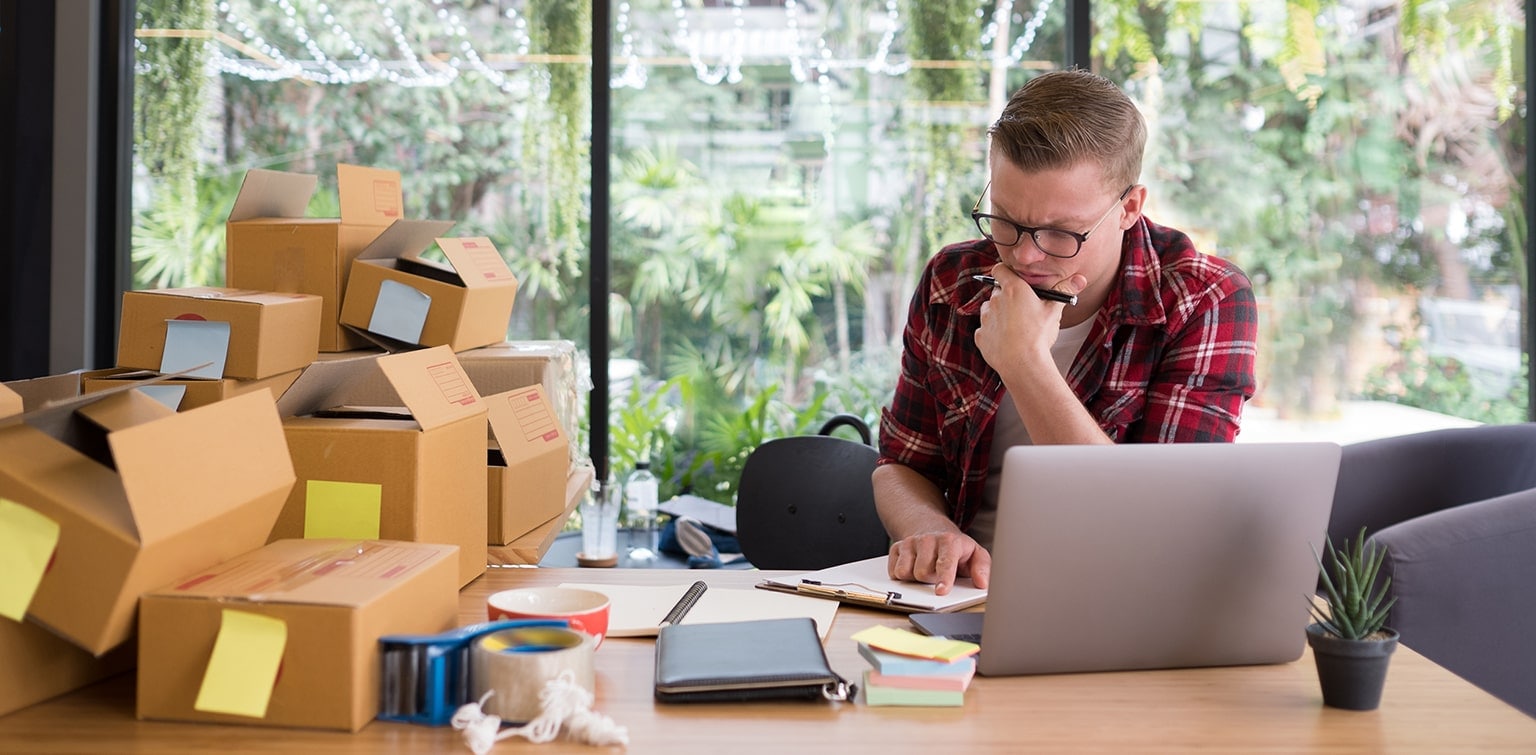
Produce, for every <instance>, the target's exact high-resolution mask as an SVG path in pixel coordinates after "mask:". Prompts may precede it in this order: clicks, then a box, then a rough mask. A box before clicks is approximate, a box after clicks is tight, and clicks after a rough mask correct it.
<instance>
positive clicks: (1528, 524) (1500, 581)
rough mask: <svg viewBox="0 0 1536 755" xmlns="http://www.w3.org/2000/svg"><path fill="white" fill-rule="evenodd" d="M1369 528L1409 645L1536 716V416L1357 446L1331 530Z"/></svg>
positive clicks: (1347, 456)
mask: <svg viewBox="0 0 1536 755" xmlns="http://www.w3.org/2000/svg"><path fill="white" fill-rule="evenodd" d="M1362 526H1364V527H1366V528H1367V535H1368V537H1369V538H1370V539H1371V540H1373V541H1375V542H1376V543H1379V544H1381V545H1382V546H1383V547H1385V548H1386V549H1387V557H1386V560H1385V566H1384V568H1385V571H1386V573H1387V575H1389V576H1391V578H1392V592H1393V594H1395V595H1396V596H1397V598H1398V602H1397V605H1396V606H1395V607H1394V608H1393V609H1392V615H1391V617H1390V618H1389V620H1388V624H1389V625H1390V626H1392V627H1394V628H1395V629H1397V630H1398V632H1400V633H1401V635H1402V642H1403V644H1404V645H1407V646H1408V647H1411V648H1413V649H1414V650H1415V651H1417V652H1419V653H1420V654H1422V655H1424V656H1426V657H1428V658H1430V659H1431V660H1433V661H1435V662H1436V663H1438V664H1440V665H1441V666H1444V667H1446V668H1447V669H1450V670H1451V671H1453V672H1455V673H1456V674H1458V675H1460V676H1461V677H1463V678H1465V679H1467V680H1468V681H1470V682H1472V683H1473V684H1476V685H1478V686H1479V687H1482V688H1483V689H1485V690H1487V691H1488V692H1490V693H1492V694H1493V695H1495V696H1497V697H1499V698H1501V699H1503V700H1504V701H1506V702H1508V703H1510V704H1511V705H1513V706H1515V707H1516V708H1519V709H1520V710H1522V711H1524V712H1525V713H1526V714H1527V715H1531V716H1536V423H1522V424H1517V425H1484V426H1481V427H1472V428H1458V429H1451V430H1434V431H1429V432H1422V433H1415V434H1410V435H1403V436H1398V437H1392V438H1384V439H1380V440H1371V441H1364V442H1360V443H1354V444H1350V445H1346V446H1345V447H1344V451H1343V458H1342V461H1341V463H1340V467H1339V481H1338V488H1337V490H1336V492H1335V495H1334V505H1333V514H1332V518H1331V519H1330V521H1329V524H1328V533H1329V537H1331V538H1332V539H1333V541H1334V543H1335V544H1341V543H1342V542H1343V541H1344V540H1346V539H1348V538H1352V537H1353V536H1354V535H1355V534H1356V533H1357V532H1358V531H1359V530H1360V528H1361V527H1362ZM1389 684H1390V682H1389ZM1388 694H1390V689H1389V691H1388Z"/></svg>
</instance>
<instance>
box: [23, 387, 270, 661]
mask: <svg viewBox="0 0 1536 755" xmlns="http://www.w3.org/2000/svg"><path fill="white" fill-rule="evenodd" d="M21 419H22V421H21V422H19V423H14V424H9V425H6V426H4V427H0V497H3V498H7V499H9V500H11V501H14V502H16V503H19V504H21V505H22V506H26V507H29V508H31V509H33V510H34V511H36V512H38V513H39V514H42V515H43V516H45V517H47V518H49V519H52V520H53V521H54V522H56V523H58V525H59V535H58V542H57V545H56V546H55V549H54V551H53V557H52V561H51V563H50V564H49V567H48V569H47V571H46V572H45V573H44V574H43V577H42V580H41V582H40V583H39V584H38V586H37V590H36V592H35V593H34V595H33V596H32V601H31V604H30V606H29V607H28V610H27V617H28V619H29V620H31V621H33V622H35V623H37V624H41V625H43V626H45V627H47V628H49V629H51V630H53V631H54V632H55V633H57V634H59V635H61V636H63V637H65V638H68V639H69V640H71V641H72V642H74V643H75V644H77V645H79V646H80V647H82V648H84V649H85V650H87V651H89V652H91V653H93V654H96V655H100V654H102V653H105V652H106V651H108V650H110V649H112V648H113V647H116V646H117V645H120V644H122V643H123V642H124V641H126V640H127V639H128V638H129V637H130V636H131V634H132V631H133V619H134V616H135V608H136V607H137V603H138V598H139V595H140V594H142V593H143V592H144V591H146V590H149V589H151V588H153V587H155V586H156V585H160V584H164V583H165V582H167V581H169V580H170V579H172V578H174V577H175V576H177V575H180V574H185V573H186V572H188V571H192V570H195V569H200V568H203V567H205V566H208V565H211V564H216V563H219V562H221V561H225V560H228V559H230V558H232V557H234V556H236V555H238V554H240V553H244V552H246V551H249V550H253V549H255V548H258V547H260V546H261V544H262V543H264V542H266V538H267V533H268V532H270V531H271V529H272V522H273V521H275V520H276V518H277V514H278V511H279V510H280V509H281V507H282V505H283V501H284V500H286V499H287V498H288V492H289V490H290V489H291V488H292V486H293V480H294V476H293V465H292V462H290V461H289V459H288V449H287V446H286V445H285V443H284V440H283V431H282V424H281V423H280V422H279V420H278V416H277V411H276V409H275V408H274V406H273V402H272V396H271V393H269V392H268V391H256V392H253V393H248V394H245V395H243V396H237V397H235V398H232V399H228V400H226V401H220V402H219V403H216V404H211V405H209V406H205V407H202V408H200V409H193V410H191V411H188V412H181V413H179V414H178V413H176V412H172V411H171V410H169V409H167V408H166V407H165V406H163V405H161V404H160V403H159V402H157V401H155V400H154V399H151V398H149V397H148V396H145V395H144V394H142V393H140V392H139V391H136V390H128V389H126V388H124V389H119V390H116V391H103V392H100V393H93V394H89V395H85V396H80V397H78V398H76V399H73V400H70V401H66V402H63V403H60V404H55V405H51V406H47V407H44V408H43V409H41V410H38V411H35V412H29V413H27V414H25V415H23V416H22V418H21Z"/></svg>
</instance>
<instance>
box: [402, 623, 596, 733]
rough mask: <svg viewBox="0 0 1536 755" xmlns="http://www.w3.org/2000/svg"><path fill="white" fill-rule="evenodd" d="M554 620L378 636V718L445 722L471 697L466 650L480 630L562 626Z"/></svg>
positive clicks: (418, 721)
mask: <svg viewBox="0 0 1536 755" xmlns="http://www.w3.org/2000/svg"><path fill="white" fill-rule="evenodd" d="M565 626H568V624H567V623H566V622H565V621H560V620H556V619H506V620H502V621H490V622H485V623H481V624H470V625H469V626H463V627H459V628H457V629H450V630H448V631H446V632H442V633H440V634H393V635H385V636H383V637H380V638H379V654H380V660H381V662H382V664H383V665H382V668H381V673H380V674H379V679H380V685H381V687H380V690H379V718H380V719H381V720H384V721H403V722H406V723H414V724H426V725H428V726H447V725H448V722H449V720H450V719H452V718H453V714H454V712H455V711H457V710H458V709H459V706H461V705H463V704H465V703H468V702H473V701H472V700H470V699H469V697H470V695H471V694H473V693H472V687H471V686H470V678H469V673H470V672H469V669H470V649H471V647H472V646H473V644H474V641H475V640H476V639H478V638H479V637H480V636H481V635H485V634H489V633H491V632H499V631H501V630H503V629H516V628H518V627H565Z"/></svg>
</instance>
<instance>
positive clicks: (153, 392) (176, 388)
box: [139, 385, 187, 411]
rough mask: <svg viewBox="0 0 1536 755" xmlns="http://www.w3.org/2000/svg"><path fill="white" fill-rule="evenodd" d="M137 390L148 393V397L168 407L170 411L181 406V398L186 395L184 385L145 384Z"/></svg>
mask: <svg viewBox="0 0 1536 755" xmlns="http://www.w3.org/2000/svg"><path fill="white" fill-rule="evenodd" d="M139 390H141V391H143V392H145V393H147V394H149V397H150V398H152V399H154V400H156V401H159V402H160V403H162V404H165V405H166V406H168V407H170V408H171V410H172V411H176V410H179V409H180V408H181V400H182V399H183V398H186V396H187V387H186V386H185V385H146V386H142V387H140V388H139Z"/></svg>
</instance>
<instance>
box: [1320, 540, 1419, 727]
mask: <svg viewBox="0 0 1536 755" xmlns="http://www.w3.org/2000/svg"><path fill="white" fill-rule="evenodd" d="M1326 548H1327V550H1326V554H1327V555H1326V557H1320V558H1318V566H1320V567H1321V581H1322V585H1323V598H1324V600H1325V601H1326V602H1327V604H1328V610H1327V611H1326V612H1324V611H1322V610H1320V609H1319V608H1318V607H1317V604H1316V603H1311V604H1310V605H1311V611H1312V618H1313V619H1315V622H1314V623H1313V624H1312V625H1310V626H1308V627H1307V644H1308V645H1310V646H1311V647H1312V657H1313V660H1315V661H1316V663H1317V678H1318V683H1319V684H1320V685H1321V686H1322V690H1323V704H1324V705H1328V706H1330V707H1334V708H1345V709H1348V710H1374V709H1375V708H1376V706H1377V705H1379V704H1380V703H1381V689H1382V686H1383V684H1384V683H1385V682H1386V678H1387V664H1388V662H1389V661H1390V660H1391V657H1392V651H1394V650H1396V649H1397V631H1396V630H1394V629H1392V628H1390V627H1388V626H1387V625H1386V622H1387V614H1388V612H1389V611H1390V610H1391V609H1392V605H1393V604H1394V603H1396V602H1397V598H1396V597H1393V598H1391V599H1387V588H1389V587H1391V585H1392V579H1391V578H1390V577H1388V578H1387V579H1385V580H1383V581H1382V583H1381V584H1380V585H1377V584H1376V577H1377V574H1378V573H1379V572H1380V570H1381V564H1382V561H1383V559H1385V558H1386V551H1385V550H1384V549H1382V548H1380V547H1379V546H1377V545H1375V544H1374V543H1373V544H1371V545H1370V546H1369V547H1367V544H1366V542H1365V528H1364V527H1362V528H1360V533H1359V535H1357V536H1356V538H1355V540H1354V541H1353V542H1348V541H1346V542H1345V543H1344V547H1343V548H1342V549H1336V548H1334V546H1333V540H1332V539H1331V538H1330V539H1329V540H1328V542H1327V546H1326Z"/></svg>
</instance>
